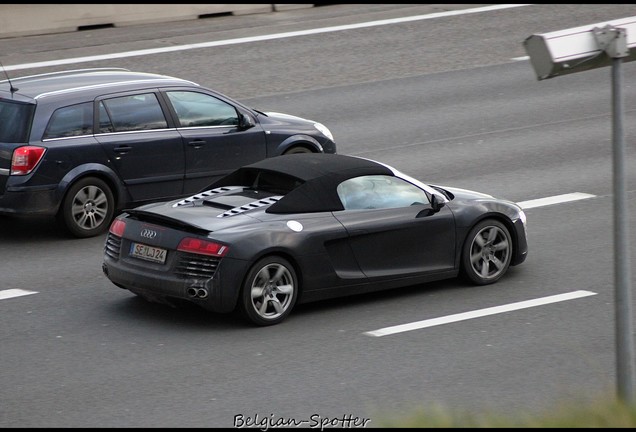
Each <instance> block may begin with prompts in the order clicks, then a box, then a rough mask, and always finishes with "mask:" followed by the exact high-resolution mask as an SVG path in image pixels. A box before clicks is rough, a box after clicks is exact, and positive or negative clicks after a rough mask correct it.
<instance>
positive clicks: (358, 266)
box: [102, 154, 528, 326]
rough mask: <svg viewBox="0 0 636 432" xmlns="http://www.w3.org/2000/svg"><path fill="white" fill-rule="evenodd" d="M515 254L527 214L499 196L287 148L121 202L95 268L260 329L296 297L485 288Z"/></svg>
mask: <svg viewBox="0 0 636 432" xmlns="http://www.w3.org/2000/svg"><path fill="white" fill-rule="evenodd" d="M527 251H528V247H527V242H526V216H525V214H524V212H523V211H522V210H521V208H520V207H519V206H518V205H516V204H515V203H513V202H511V201H506V200H501V199H497V198H493V197H492V196H490V195H486V194H482V193H478V192H473V191H468V190H464V189H457V188H451V187H440V186H434V185H430V184H425V183H422V182H420V181H418V180H415V179H413V178H411V177H409V176H407V175H405V174H403V173H401V172H399V171H397V170H396V169H394V168H392V167H390V166H388V165H385V164H383V163H379V162H375V161H372V160H368V159H363V158H359V157H354V156H346V155H338V154H296V155H284V156H277V157H274V158H271V159H266V160H263V161H260V162H257V163H254V164H251V165H247V166H244V167H242V168H239V169H238V170H236V171H234V172H233V173H230V174H228V175H227V176H225V177H223V178H222V179H220V180H219V181H217V182H215V183H213V184H212V185H211V186H210V187H209V188H205V190H204V191H203V192H201V193H198V194H196V195H193V196H190V197H188V198H185V199H180V200H173V201H168V202H161V203H154V204H148V205H144V206H141V207H137V208H135V209H130V210H126V211H125V212H124V213H122V214H121V215H120V216H119V217H117V218H116V219H115V220H114V221H113V223H112V224H111V227H110V231H109V234H108V237H107V239H106V242H105V247H104V261H103V266H102V267H103V271H104V274H105V275H106V277H107V278H108V279H110V280H111V281H112V282H113V283H114V284H115V285H117V286H118V287H120V288H124V289H127V290H130V291H131V292H133V293H135V294H137V295H139V296H141V297H143V298H145V299H147V300H149V301H156V302H161V303H167V304H170V305H173V306H174V305H178V304H179V302H183V301H189V302H193V303H196V304H198V305H200V306H201V307H203V308H205V309H207V310H210V311H214V312H230V311H234V310H240V311H242V312H243V313H244V314H245V316H246V317H247V318H248V319H249V320H250V321H251V322H253V323H254V324H257V325H263V326H264V325H271V324H277V323H279V322H281V321H282V320H283V319H284V318H285V317H286V316H287V315H288V314H289V313H290V312H291V310H292V308H293V307H294V305H295V304H297V303H301V302H309V301H314V300H319V299H325V298H330V297H337V296H343V295H350V294H359V293H364V292H369V291H375V290H381V289H388V288H397V287H401V286H407V285H414V284H419V283H423V282H428V281H433V280H440V279H445V278H451V277H456V276H458V275H462V276H464V277H466V278H467V279H468V280H469V281H471V282H472V283H475V284H477V285H484V284H489V283H493V282H496V281H497V280H499V279H500V278H501V277H502V276H503V275H504V274H505V273H506V271H507V269H508V268H509V266H514V265H517V264H520V263H522V262H523V261H524V260H525V259H526V255H527Z"/></svg>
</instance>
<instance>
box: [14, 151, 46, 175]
mask: <svg viewBox="0 0 636 432" xmlns="http://www.w3.org/2000/svg"><path fill="white" fill-rule="evenodd" d="M45 151H46V149H45V148H44V147H37V146H24V147H18V148H17V149H15V150H14V151H13V157H12V158H11V174H12V175H25V174H29V173H30V172H31V171H33V169H34V168H35V167H36V166H37V164H38V162H40V160H41V159H42V156H44V152H45Z"/></svg>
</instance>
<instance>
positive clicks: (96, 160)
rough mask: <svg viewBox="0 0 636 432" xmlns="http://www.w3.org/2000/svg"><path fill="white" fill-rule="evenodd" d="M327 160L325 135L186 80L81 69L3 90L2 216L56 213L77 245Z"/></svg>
mask: <svg viewBox="0 0 636 432" xmlns="http://www.w3.org/2000/svg"><path fill="white" fill-rule="evenodd" d="M309 152H313V153H336V144H335V142H334V140H333V136H332V134H331V132H330V131H329V129H328V128H326V127H325V126H324V125H322V124H321V123H318V122H315V121H312V120H307V119H303V118H299V117H296V116H292V115H287V114H280V113H272V112H262V111H258V110H255V109H252V108H249V107H247V106H245V105H243V104H241V103H239V102H237V101H235V100H233V99H231V98H229V97H227V96H225V95H223V94H220V93H218V92H216V91H213V90H211V89H208V88H204V87H202V86H200V85H198V84H196V83H193V82H191V81H186V80H183V79H179V78H174V77H170V76H164V75H158V74H151V73H141V72H131V71H128V70H126V69H119V68H109V69H105V68H104V69H82V70H73V71H65V72H55V73H49V74H39V75H32V76H28V77H20V78H14V79H7V80H4V81H0V214H5V215H16V216H21V215H51V216H53V215H55V216H56V217H57V219H58V221H59V222H61V225H62V226H63V227H64V228H66V229H67V230H68V231H69V232H70V233H71V234H72V235H74V236H76V237H91V236H95V235H98V234H101V233H103V232H104V231H105V230H106V229H107V228H108V226H109V224H110V222H111V220H112V219H113V217H114V215H115V214H116V213H117V212H118V211H120V210H122V209H124V208H130V207H133V206H137V205H140V204H143V203H147V202H152V201H159V200H166V199H172V198H178V197H182V196H186V195H190V194H193V193H196V192H198V191H200V190H201V188H203V187H205V186H207V185H209V184H210V183H212V182H213V181H214V180H216V179H218V178H220V177H221V176H224V175H225V174H228V173H229V172H231V171H233V170H235V169H237V168H239V167H241V166H243V165H247V164H250V163H253V162H256V161H259V160H262V159H265V158H268V157H272V156H278V155H282V154H290V153H309Z"/></svg>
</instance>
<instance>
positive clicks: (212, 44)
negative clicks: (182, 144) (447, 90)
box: [4, 4, 531, 71]
mask: <svg viewBox="0 0 636 432" xmlns="http://www.w3.org/2000/svg"><path fill="white" fill-rule="evenodd" d="M521 6H531V4H499V5H493V6H484V7H478V8H472V9H463V10H456V11H447V12H438V13H432V14H427V15H415V16H411V17H404V18H393V19H385V20H378V21H370V22H364V23H359V24H349V25H340V26H332V27H323V28H317V29H311V30H302V31H294V32H286V33H275V34H270V35H263V36H253V37H244V38H237V39H227V40H220V41H211V42H201V43H196V44H187V45H178V46H172V47H163V48H153V49H144V50H136V51H127V52H121V53H114V54H104V55H95V56H88V57H75V58H70V59H62V60H51V61H43V62H36V63H24V64H18V65H8V66H5V67H4V69H5V70H7V71H11V70H18V69H34V68H40V67H47V66H58V65H63V64H72V63H82V62H90V61H99V60H111V59H115V58H124V57H134V56H142V55H152V54H161V53H166V52H171V51H184V50H190V49H197V48H210V47H215V46H224V45H234V44H240V43H249V42H259V41H264V40H272V39H280V38H288V37H295V36H306V35H312V34H319V33H327V32H335V31H341V30H353V29H359V28H365V27H375V26H381V25H387V24H399V23H403V22H409V21H418V20H427V19H434V18H444V17H448V16H455V15H465V14H471V13H478V12H490V11H495V10H501V9H510V8H516V7H521Z"/></svg>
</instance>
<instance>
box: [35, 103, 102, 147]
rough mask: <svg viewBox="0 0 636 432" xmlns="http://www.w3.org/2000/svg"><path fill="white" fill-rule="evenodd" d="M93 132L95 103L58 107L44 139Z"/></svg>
mask: <svg viewBox="0 0 636 432" xmlns="http://www.w3.org/2000/svg"><path fill="white" fill-rule="evenodd" d="M92 133H93V103H92V102H85V103H81V104H77V105H70V106H66V107H62V108H58V109H56V110H55V111H54V112H53V115H51V119H50V120H49V124H48V125H47V126H46V130H45V131H44V136H43V137H42V139H51V138H64V137H73V136H80V135H91V134H92Z"/></svg>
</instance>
